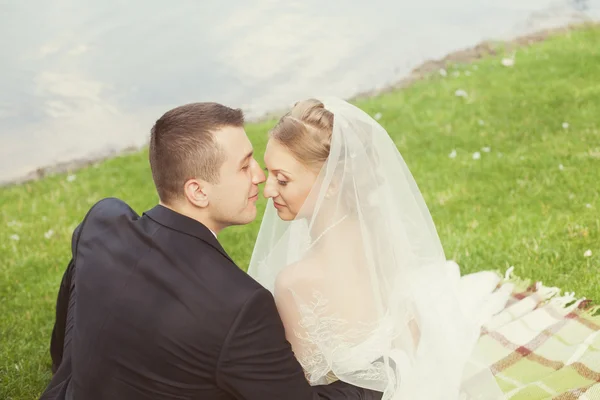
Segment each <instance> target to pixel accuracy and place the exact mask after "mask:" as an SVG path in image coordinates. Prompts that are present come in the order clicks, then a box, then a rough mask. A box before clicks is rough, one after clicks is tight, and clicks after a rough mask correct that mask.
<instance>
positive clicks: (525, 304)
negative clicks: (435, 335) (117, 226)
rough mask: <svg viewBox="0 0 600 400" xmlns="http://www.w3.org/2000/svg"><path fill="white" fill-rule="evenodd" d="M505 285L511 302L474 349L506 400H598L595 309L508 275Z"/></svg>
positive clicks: (599, 327) (599, 348)
mask: <svg viewBox="0 0 600 400" xmlns="http://www.w3.org/2000/svg"><path fill="white" fill-rule="evenodd" d="M507 281H510V282H512V283H514V285H515V286H514V289H513V293H512V297H511V299H510V301H509V303H508V305H507V307H506V308H505V309H504V310H503V311H502V312H501V313H500V314H498V315H496V316H495V317H494V318H493V319H492V320H491V321H490V322H489V323H488V324H486V325H485V326H484V328H483V331H482V335H481V337H480V340H479V342H478V346H477V353H479V354H483V355H484V356H485V359H486V361H487V362H489V365H491V366H492V372H493V374H494V375H495V377H496V380H497V381H498V383H499V384H500V386H501V388H502V390H503V391H504V393H505V394H506V396H507V397H506V398H507V399H510V400H521V399H527V400H536V399H560V400H566V399H581V400H584V399H586V400H587V399H591V400H593V399H600V316H597V315H596V314H597V313H596V311H598V309H599V307H597V306H594V307H592V306H591V305H590V303H589V302H588V301H587V300H585V299H576V298H575V296H574V294H573V293H566V294H563V295H561V294H560V290H559V289H557V288H548V287H544V286H543V285H542V284H541V283H539V282H538V283H534V284H531V283H530V282H528V281H524V280H520V279H518V278H514V277H510V271H509V272H508V275H507Z"/></svg>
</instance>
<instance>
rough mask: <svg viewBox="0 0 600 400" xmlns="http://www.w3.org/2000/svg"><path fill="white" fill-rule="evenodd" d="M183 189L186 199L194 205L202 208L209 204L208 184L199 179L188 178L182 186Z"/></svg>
mask: <svg viewBox="0 0 600 400" xmlns="http://www.w3.org/2000/svg"><path fill="white" fill-rule="evenodd" d="M183 191H184V194H185V198H186V199H187V201H189V202H190V203H192V204H193V205H195V206H196V207H200V208H204V207H207V206H208V204H209V200H208V194H209V192H210V184H209V183H208V182H205V181H203V180H200V179H189V180H188V181H187V182H186V183H185V185H184V186H183Z"/></svg>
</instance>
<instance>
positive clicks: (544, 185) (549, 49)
mask: <svg viewBox="0 0 600 400" xmlns="http://www.w3.org/2000/svg"><path fill="white" fill-rule="evenodd" d="M599 43H600V29H598V28H592V27H588V28H583V29H579V30H576V31H573V32H571V33H568V34H561V35H559V36H556V37H553V38H551V39H549V40H547V41H545V42H542V43H539V44H536V45H533V46H531V47H524V48H520V49H518V50H517V52H516V58H515V64H514V66H512V67H506V66H504V65H503V64H502V63H501V60H502V58H503V55H502V51H501V49H500V53H499V55H497V56H490V57H486V58H485V59H483V60H480V61H477V62H476V63H472V64H464V65H460V64H454V65H449V66H448V67H447V72H448V73H447V76H442V75H441V74H437V73H436V74H433V75H431V76H430V77H428V78H425V79H423V80H421V81H418V82H416V83H415V84H413V85H411V86H410V87H409V88H406V89H402V90H398V91H394V92H390V93H386V94H383V95H380V96H376V97H372V98H366V99H361V100H358V101H357V104H358V105H359V106H360V107H361V108H363V109H364V110H366V111H368V112H369V113H370V114H371V115H375V114H377V113H381V119H380V123H381V124H382V125H383V126H384V127H385V128H386V129H387V130H388V132H389V133H390V135H391V136H392V137H393V139H394V141H395V143H396V144H397V146H398V148H399V149H400V151H401V153H402V154H403V156H404V158H405V160H406V162H407V163H408V165H409V167H410V168H411V171H412V172H413V175H414V176H415V178H416V180H417V183H418V184H419V186H420V188H421V191H422V192H423V194H424V196H425V199H426V201H427V204H428V205H429V207H430V210H431V213H432V215H433V218H434V220H435V222H436V224H437V227H438V231H439V233H440V236H441V238H442V242H443V244H444V248H445V250H446V254H447V257H448V258H452V259H454V260H456V261H457V262H458V263H459V264H460V265H461V266H462V268H463V269H464V272H472V271H477V270H482V269H500V270H504V269H506V268H508V267H509V266H515V274H516V275H519V276H521V277H525V278H533V279H536V280H542V281H543V282H544V283H545V284H547V285H554V286H559V287H561V288H563V289H565V290H568V291H575V292H576V294H577V295H578V296H585V297H588V298H592V299H594V298H595V299H599V298H600V274H599V273H598V270H599V267H600V243H599V242H598V239H599V231H600V216H599V213H598V212H599V211H600V198H599V193H600V192H599V187H600V182H599V179H600V46H599V45H598V44H599ZM457 91H458V92H457ZM457 93H458V94H459V96H457ZM460 94H463V96H460ZM465 95H466V96H465ZM165 111H166V110H165ZM157 117H158V116H157ZM152 122H153V121H148V129H150V126H151V124H152ZM273 123H274V122H273V121H269V122H265V123H257V124H249V125H248V126H247V131H248V135H249V136H250V138H251V140H252V142H253V143H254V146H255V148H256V150H257V153H258V159H259V160H262V153H263V150H264V146H265V142H266V132H267V130H268V129H269V128H270V127H272V126H273ZM108 196H115V197H119V198H121V199H123V200H125V201H126V202H128V203H129V204H130V205H131V206H132V207H133V208H134V209H135V210H137V211H138V212H142V211H144V210H146V209H148V208H151V207H152V206H153V205H154V204H155V203H156V202H157V196H156V193H155V191H154V188H153V184H152V179H151V175H150V170H149V165H148V161H147V152H146V151H142V152H140V153H137V154H133V155H127V156H122V157H118V158H114V159H111V160H108V161H105V162H102V163H100V164H98V165H95V166H91V167H88V168H85V169H83V170H80V171H77V172H75V173H74V174H73V175H69V174H62V175H55V176H50V177H47V178H44V179H42V180H39V181H35V182H30V183H26V184H22V185H16V186H10V187H5V188H0V210H1V211H0V227H1V228H0V300H1V302H0V399H6V400H9V399H10V400H15V399H23V400H25V399H28V400H29V399H33V398H38V396H39V394H40V393H41V391H42V390H43V389H44V387H45V385H46V384H47V382H48V381H49V379H50V376H51V373H50V356H49V353H48V343H49V337H50V332H51V329H52V324H53V318H54V302H55V296H56V291H57V288H58V284H59V282H60V279H61V277H62V273H63V271H64V268H65V267H66V265H67V262H68V261H69V257H70V239H71V233H72V231H73V229H74V228H75V226H76V225H77V224H78V223H79V222H80V221H81V219H82V217H83V216H84V214H85V213H86V211H87V210H88V208H89V207H90V206H91V205H92V204H93V203H95V202H96V201H98V200H99V199H101V198H103V197H108ZM258 205H259V215H262V211H263V209H264V206H265V201H264V200H261V201H259V203H258ZM259 224H260V220H257V221H255V222H254V223H252V224H250V225H248V226H245V227H236V228H231V229H229V230H225V231H224V232H223V233H222V234H221V235H220V238H219V239H220V240H221V242H222V243H223V245H224V247H225V248H226V250H227V251H228V252H229V254H230V255H231V256H232V258H233V259H234V260H236V261H237V262H238V263H239V265H240V267H242V268H246V266H247V264H248V261H249V258H250V254H251V252H252V247H253V243H254V239H255V237H256V234H257V232H258V227H259ZM588 250H591V252H592V255H591V256H584V253H586V251H588ZM588 255H589V252H588Z"/></svg>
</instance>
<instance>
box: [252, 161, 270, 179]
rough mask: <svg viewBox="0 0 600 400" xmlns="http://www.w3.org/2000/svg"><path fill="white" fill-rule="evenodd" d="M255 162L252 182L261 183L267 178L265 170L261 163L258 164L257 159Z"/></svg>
mask: <svg viewBox="0 0 600 400" xmlns="http://www.w3.org/2000/svg"><path fill="white" fill-rule="evenodd" d="M253 164H254V166H253V173H252V183H253V184H255V185H260V184H261V183H263V182H264V181H265V180H266V179H267V178H266V176H265V172H264V171H263V170H262V168H261V167H260V165H258V163H257V162H256V161H255V162H254V163H253Z"/></svg>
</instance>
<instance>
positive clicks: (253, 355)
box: [217, 289, 381, 400]
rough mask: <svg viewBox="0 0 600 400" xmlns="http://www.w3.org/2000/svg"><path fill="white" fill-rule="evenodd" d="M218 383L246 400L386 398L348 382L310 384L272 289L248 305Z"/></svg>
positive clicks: (225, 353) (221, 361)
mask: <svg viewBox="0 0 600 400" xmlns="http://www.w3.org/2000/svg"><path fill="white" fill-rule="evenodd" d="M217 382H218V384H219V386H220V387H221V388H222V389H223V390H225V391H227V392H229V393H230V394H231V395H232V396H233V397H235V398H236V399H240V400H242V399H243V400H271V399H274V400H275V399H287V400H317V399H324V400H341V399H350V400H359V399H363V400H379V399H381V393H379V392H373V391H370V390H367V389H363V388H358V387H354V386H351V385H349V384H346V383H344V382H336V383H334V384H331V385H327V386H310V385H309V384H308V382H307V380H306V378H305V376H304V372H303V370H302V367H301V366H300V364H299V363H298V361H297V360H296V358H295V357H294V353H293V352H292V348H291V346H290V343H289V342H288V341H287V340H286V338H285V331H284V327H283V323H282V322H281V319H280V318H279V314H278V313H277V308H276V307H275V301H274V299H273V296H272V295H271V293H270V292H268V291H267V290H266V289H259V290H258V291H257V292H256V293H255V294H254V295H253V296H252V297H251V298H250V299H249V300H248V301H247V302H246V304H245V305H244V307H243V308H242V310H241V311H240V313H239V315H238V316H237V318H236V320H235V322H234V323H233V326H232V328H231V330H230V332H229V335H228V336H227V338H226V340H225V343H224V345H223V349H222V351H221V356H220V358H219V364H218V370H217Z"/></svg>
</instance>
